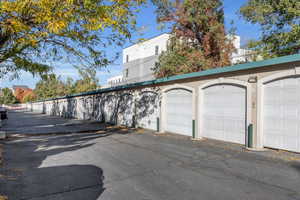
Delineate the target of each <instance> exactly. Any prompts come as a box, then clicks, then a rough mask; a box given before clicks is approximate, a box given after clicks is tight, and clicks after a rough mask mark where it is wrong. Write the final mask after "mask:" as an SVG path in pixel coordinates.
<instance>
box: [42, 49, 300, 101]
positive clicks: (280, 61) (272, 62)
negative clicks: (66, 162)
mask: <svg viewBox="0 0 300 200" xmlns="http://www.w3.org/2000/svg"><path fill="white" fill-rule="evenodd" d="M295 61H300V54H294V55H290V56H283V57H278V58H272V59H268V60H262V61H257V62H250V63H245V64H239V65H233V66H227V67H220V68H214V69H209V70H205V71H200V72H193V73H189V74H181V75H176V76H170V77H165V78H160V79H155V80H151V81H144V82H138V83H131V84H127V85H121V86H116V87H111V88H104V89H99V90H95V91H90V92H84V93H78V94H72V95H67V96H63V97H57V98H51V99H46V100H44V101H50V100H59V99H65V98H72V97H79V96H87V95H94V94H100V93H104V92H111V91H118V90H123V89H130V88H135V87H139V86H147V85H155V84H159V83H166V82H170V81H178V80H183V79H188V78H197V77H203V76H209V75H216V74H221V73H227V72H236V71H241V70H247V69H257V68H261V67H266V66H271V65H278V64H284V63H290V62H295ZM36 102H43V101H36Z"/></svg>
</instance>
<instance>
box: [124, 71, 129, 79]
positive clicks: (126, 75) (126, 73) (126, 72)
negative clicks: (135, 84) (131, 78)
mask: <svg viewBox="0 0 300 200" xmlns="http://www.w3.org/2000/svg"><path fill="white" fill-rule="evenodd" d="M128 74H129V69H126V70H125V77H126V78H128Z"/></svg>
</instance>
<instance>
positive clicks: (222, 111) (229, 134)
mask: <svg viewBox="0 0 300 200" xmlns="http://www.w3.org/2000/svg"><path fill="white" fill-rule="evenodd" d="M203 90H204V91H203V106H202V109H201V111H200V113H202V123H201V125H202V128H201V131H202V134H203V137H207V138H212V139H216V140H222V141H227V142H233V143H239V144H245V138H246V134H245V133H246V88H243V87H238V86H235V85H229V84H221V85H214V86H210V87H207V88H205V89H203Z"/></svg>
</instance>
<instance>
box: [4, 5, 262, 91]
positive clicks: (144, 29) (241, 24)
mask: <svg viewBox="0 0 300 200" xmlns="http://www.w3.org/2000/svg"><path fill="white" fill-rule="evenodd" d="M246 2H247V0H224V12H225V23H226V25H227V26H229V23H230V21H232V20H233V21H234V26H235V27H236V28H237V34H238V35H239V36H241V39H242V44H243V43H245V42H246V41H247V40H249V39H256V38H258V37H259V33H260V31H259V27H258V26H256V25H253V24H249V23H248V22H246V21H245V20H243V19H241V18H240V17H239V16H238V14H237V11H238V9H239V8H240V7H241V6H242V5H243V4H245V3H246ZM154 12H155V7H154V6H153V5H152V4H151V3H149V4H147V5H146V6H145V7H143V8H142V9H141V12H140V13H139V14H138V15H137V20H138V23H137V25H138V27H139V28H140V30H141V31H140V32H139V33H134V34H133V37H132V41H136V40H137V39H139V38H151V37H153V36H156V35H159V34H161V33H163V32H168V30H159V28H158V24H157V23H156V16H155V13H154ZM130 44H131V43H130V42H127V44H125V46H129V45H130ZM108 51H109V52H113V51H115V52H121V51H122V48H121V47H117V48H114V49H108ZM121 63H122V61H121V58H119V59H118V60H117V61H116V64H115V65H112V66H108V67H107V68H106V69H102V70H99V71H98V72H97V76H98V78H99V80H100V84H101V85H104V84H105V83H106V80H107V79H108V78H110V77H111V76H115V75H119V74H121V73H122V64H121ZM54 72H55V73H56V74H57V75H60V76H61V77H62V78H63V79H66V78H67V77H68V76H69V77H72V78H73V79H75V80H76V79H78V78H79V77H78V73H77V70H76V69H74V68H73V67H72V66H69V65H67V64H62V65H60V66H59V67H57V68H56V69H55V70H54ZM38 80H39V78H38V77H33V76H32V75H31V74H30V73H26V72H22V73H21V76H20V78H19V79H15V80H9V79H1V80H0V87H11V86H12V85H28V86H29V87H31V88H34V86H35V83H36V82H37V81H38Z"/></svg>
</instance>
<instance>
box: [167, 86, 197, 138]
mask: <svg viewBox="0 0 300 200" xmlns="http://www.w3.org/2000/svg"><path fill="white" fill-rule="evenodd" d="M165 130H166V131H168V132H174V133H178V134H183V135H188V136H192V92H190V91H188V90H185V89H173V90H170V91H168V92H167V93H166V128H165Z"/></svg>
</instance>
